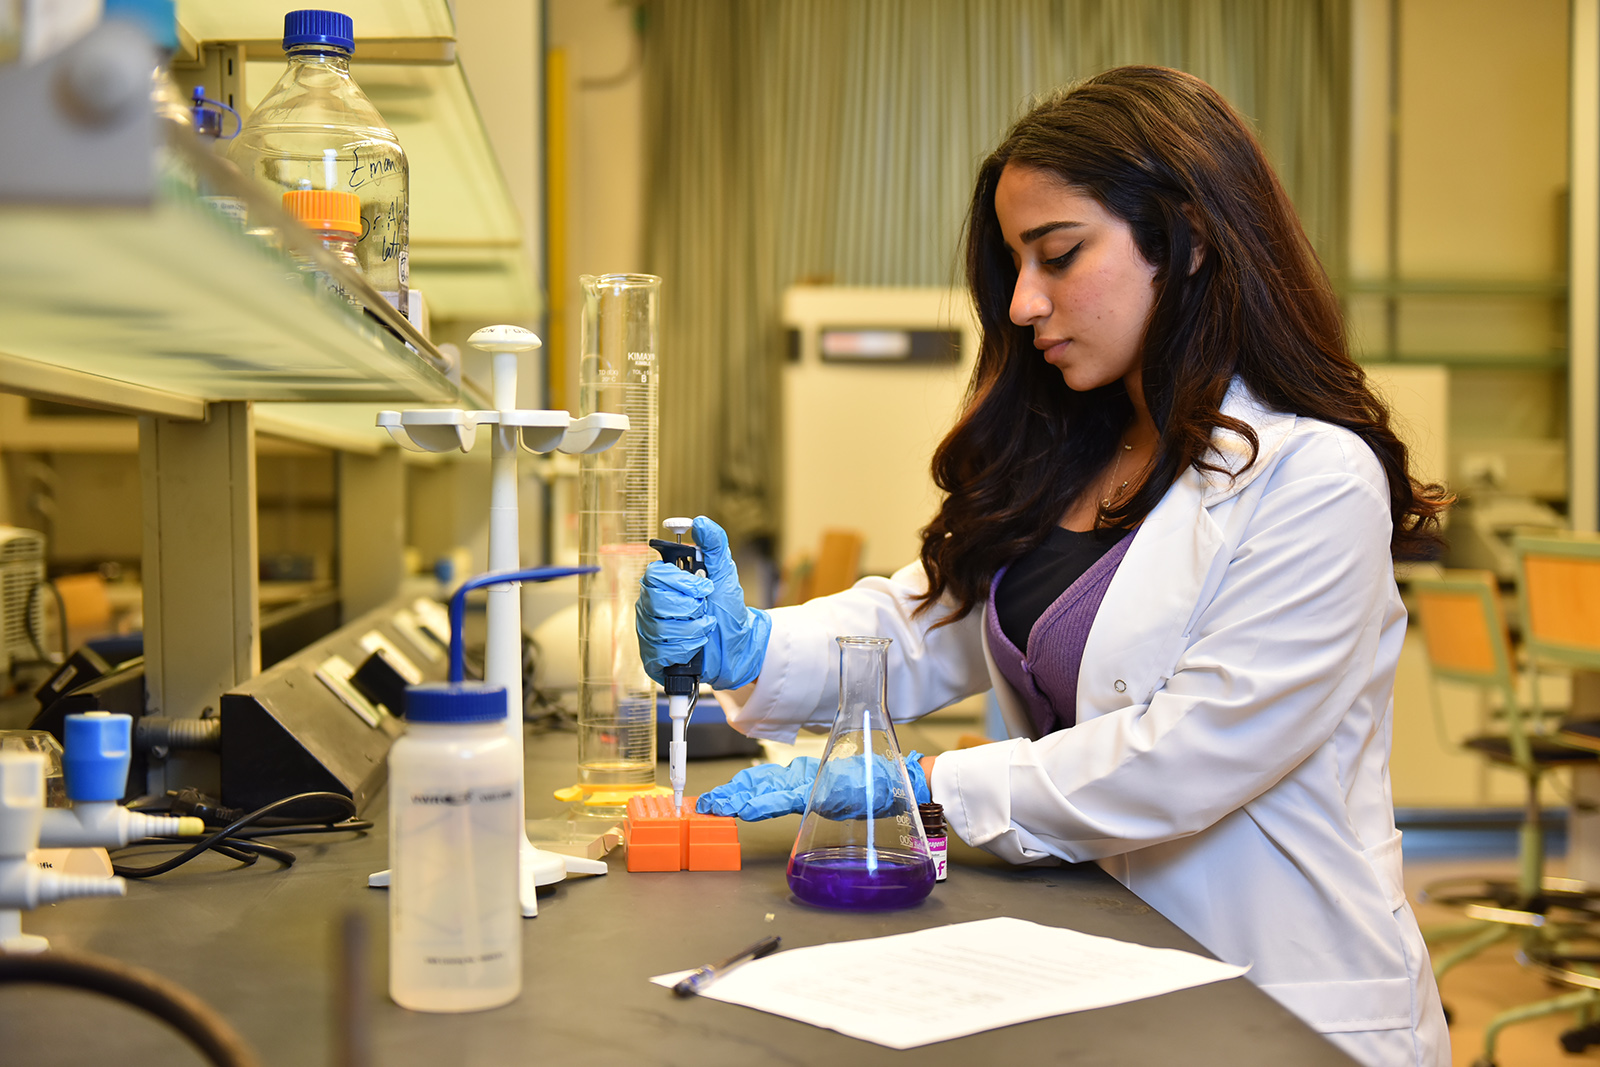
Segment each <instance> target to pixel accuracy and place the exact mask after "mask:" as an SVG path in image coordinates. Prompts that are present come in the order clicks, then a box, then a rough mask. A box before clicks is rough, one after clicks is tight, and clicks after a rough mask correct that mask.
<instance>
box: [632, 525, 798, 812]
mask: <svg viewBox="0 0 1600 1067" xmlns="http://www.w3.org/2000/svg"><path fill="white" fill-rule="evenodd" d="M694 540H695V544H697V545H699V546H700V552H701V555H702V556H704V557H705V561H706V576H705V577H703V578H702V577H700V576H699V575H695V574H690V573H689V572H688V571H681V570H679V569H678V568H676V567H674V566H672V565H671V564H670V563H663V562H660V561H657V562H655V563H652V564H650V566H648V567H647V568H645V572H644V578H643V579H641V580H640V582H639V600H638V602H637V604H636V605H635V607H634V623H635V628H636V629H637V630H638V633H639V652H640V654H641V655H642V657H643V658H644V669H645V673H647V674H648V675H650V677H652V678H654V679H655V680H656V681H658V682H664V679H665V673H664V672H665V668H667V667H670V666H672V665H674V664H678V663H688V662H689V661H690V660H692V659H693V658H694V654H695V653H696V652H698V651H700V650H701V649H705V653H706V658H705V663H704V665H703V666H702V668H701V674H700V680H701V681H703V682H707V683H709V684H710V685H711V687H712V688H713V689H738V688H739V687H740V686H743V685H749V684H750V683H751V682H753V681H755V679H756V675H758V674H760V673H761V661H762V660H763V659H765V658H766V655H767V641H768V640H770V639H771V637H772V619H771V618H770V617H769V616H768V615H767V613H766V612H764V611H761V610H759V609H757V608H751V607H746V606H745V602H744V590H743V589H741V588H740V587H739V572H738V570H737V569H736V568H735V567H734V565H733V556H732V555H731V554H730V553H729V552H728V535H727V534H726V533H724V532H723V529H722V527H720V526H718V525H717V524H716V523H714V522H712V521H711V520H710V519H708V518H706V517H705V516H704V515H701V516H700V517H698V518H696V519H695V520H694ZM802 803H804V801H803V800H802Z"/></svg>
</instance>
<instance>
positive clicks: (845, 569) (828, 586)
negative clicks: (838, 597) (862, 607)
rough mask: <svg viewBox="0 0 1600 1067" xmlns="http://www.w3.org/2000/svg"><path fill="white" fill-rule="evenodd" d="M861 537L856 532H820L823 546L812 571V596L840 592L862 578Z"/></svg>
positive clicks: (810, 590) (810, 592) (862, 540)
mask: <svg viewBox="0 0 1600 1067" xmlns="http://www.w3.org/2000/svg"><path fill="white" fill-rule="evenodd" d="M863 543H864V538H863V537H862V536H861V534H860V533H858V532H857V531H855V530H824V531H822V547H821V549H820V550H819V551H818V552H817V563H816V566H815V567H813V568H812V570H811V587H810V589H809V590H808V593H809V594H810V595H811V596H827V595H828V594H830V593H840V592H843V591H844V590H846V589H849V588H850V587H851V586H852V585H855V584H856V579H857V578H860V577H861V546H862V544H863Z"/></svg>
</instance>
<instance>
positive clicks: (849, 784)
mask: <svg viewBox="0 0 1600 1067" xmlns="http://www.w3.org/2000/svg"><path fill="white" fill-rule="evenodd" d="M905 765H906V777H907V778H909V779H910V780H911V795H912V797H913V798H914V802H915V803H917V804H926V803H928V802H929V801H931V800H932V799H933V797H932V795H931V794H930V793H929V792H928V779H927V778H926V777H925V776H924V775H923V773H922V753H920V752H910V753H908V754H907V755H906V759H905ZM862 770H863V768H862V766H861V757H860V756H847V757H846V758H844V759H836V760H832V761H830V762H829V763H828V766H827V769H826V770H824V771H823V772H822V781H820V782H818V783H817V799H816V807H815V808H814V809H813V810H814V811H816V813H817V814H818V815H821V816H822V817H823V818H824V819H864V818H866V817H867V788H866V776H865V775H863V774H862V773H861V772H862ZM898 778H899V776H898V775H896V774H895V773H894V764H892V763H890V762H889V761H888V760H887V759H885V758H884V757H883V756H873V757H872V817H873V818H874V819H881V818H884V817H885V816H887V815H891V814H893V812H894V809H895V797H894V790H895V787H896V786H898V785H899V782H898V780H897V779H898ZM901 800H902V802H903V801H904V798H903V797H902V798H901Z"/></svg>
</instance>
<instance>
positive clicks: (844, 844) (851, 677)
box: [789, 637, 934, 911]
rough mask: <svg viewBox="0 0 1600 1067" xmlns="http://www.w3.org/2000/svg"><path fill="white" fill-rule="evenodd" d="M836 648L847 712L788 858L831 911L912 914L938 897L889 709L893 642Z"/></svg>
mask: <svg viewBox="0 0 1600 1067" xmlns="http://www.w3.org/2000/svg"><path fill="white" fill-rule="evenodd" d="M837 640H838V642H839V711H838V714H837V715H836V716H835V717H834V720H833V730H832V731H831V732H830V733H829V734H828V748H827V751H825V752H824V753H823V755H822V762H821V763H820V764H819V765H818V767H817V780H816V782H815V783H814V784H813V785H812V787H811V797H810V799H809V800H807V801H806V814H805V818H804V819H802V820H801V822H800V835H799V836H798V837H797V838H795V842H794V851H793V852H791V853H789V888H790V889H792V890H793V891H794V895H795V896H797V897H799V898H800V899H801V900H803V901H805V902H806V903H807V904H816V905H820V906H822V907H826V908H860V909H863V910H866V911H887V910H889V909H892V908H909V907H911V906H912V905H914V904H919V903H921V902H922V900H923V898H924V897H926V896H927V895H928V893H929V891H931V890H932V889H933V875H934V868H933V857H932V856H931V855H930V854H929V852H928V838H927V836H926V835H925V834H924V833H923V831H922V819H921V817H920V816H919V815H918V814H917V801H916V798H915V797H914V796H913V795H912V793H911V780H910V779H909V778H908V777H907V776H906V765H905V761H904V760H902V759H901V758H900V746H899V744H898V743H897V742H896V741H895V737H894V727H892V726H891V725H890V724H889V713H888V711H887V710H886V709H885V708H884V691H885V683H886V680H887V663H888V655H889V645H890V640H889V639H888V638H887V637H840V638H838V639H837Z"/></svg>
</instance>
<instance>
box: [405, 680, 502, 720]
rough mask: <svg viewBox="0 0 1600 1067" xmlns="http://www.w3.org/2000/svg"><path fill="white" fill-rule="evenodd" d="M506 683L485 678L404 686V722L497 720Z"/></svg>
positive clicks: (499, 715)
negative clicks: (495, 682)
mask: <svg viewBox="0 0 1600 1067" xmlns="http://www.w3.org/2000/svg"><path fill="white" fill-rule="evenodd" d="M505 717H506V687H505V686H503V685H489V684H487V683H485V682H424V683H423V684H422V685H408V686H406V721H407V722H442V723H471V722H500V721H503V720H504V719H505Z"/></svg>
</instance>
